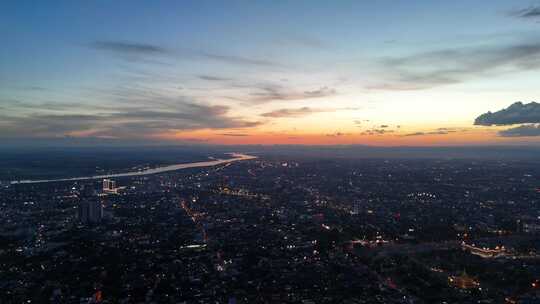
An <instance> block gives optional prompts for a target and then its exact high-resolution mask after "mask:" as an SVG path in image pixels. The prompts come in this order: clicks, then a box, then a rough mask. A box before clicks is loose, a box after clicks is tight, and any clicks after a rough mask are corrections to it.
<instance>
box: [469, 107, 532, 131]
mask: <svg viewBox="0 0 540 304" xmlns="http://www.w3.org/2000/svg"><path fill="white" fill-rule="evenodd" d="M521 123H540V103H537V102H531V103H527V104H524V103H522V102H516V103H514V104H512V105H511V106H509V107H508V108H506V109H502V110H500V111H497V112H493V113H492V112H487V113H484V114H482V115H480V116H478V117H477V118H476V119H475V121H474V124H475V125H480V126H491V125H512V124H521Z"/></svg>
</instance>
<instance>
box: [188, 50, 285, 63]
mask: <svg viewBox="0 0 540 304" xmlns="http://www.w3.org/2000/svg"><path fill="white" fill-rule="evenodd" d="M196 54H197V55H198V56H200V57H203V58H207V59H212V60H216V61H222V62H227V63H231V64H239V65H254V66H282V65H281V64H279V63H277V62H274V61H270V60H265V59H257V58H249V57H242V56H235V55H225V54H215V53H210V52H206V51H197V52H196Z"/></svg>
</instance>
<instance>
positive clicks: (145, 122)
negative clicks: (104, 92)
mask: <svg viewBox="0 0 540 304" xmlns="http://www.w3.org/2000/svg"><path fill="white" fill-rule="evenodd" d="M162 102H163V101H162ZM167 105H168V103H165V104H160V103H159V102H157V103H154V104H152V103H151V102H150V101H147V103H146V104H140V105H138V106H133V107H126V106H119V107H116V108H114V109H110V111H108V112H103V113H96V114H44V113H39V112H38V113H31V114H28V115H20V116H7V115H3V116H0V137H59V136H66V135H72V136H89V137H100V138H144V137H147V136H152V135H159V134H163V133H167V132H178V131H185V130H200V129H242V128H251V127H255V126H258V125H260V124H261V123H260V122H257V121H248V120H244V119H242V118H238V117H232V116H229V115H228V114H229V108H228V107H226V106H220V105H213V106H211V105H203V104H197V103H192V102H188V101H185V100H178V101H176V104H175V105H174V106H173V107H167ZM72 110H73V109H72ZM85 112H87V111H85Z"/></svg>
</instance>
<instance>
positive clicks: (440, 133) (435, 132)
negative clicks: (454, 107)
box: [403, 130, 455, 137]
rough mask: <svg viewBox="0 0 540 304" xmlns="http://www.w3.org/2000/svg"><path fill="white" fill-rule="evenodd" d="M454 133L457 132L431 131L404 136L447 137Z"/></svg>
mask: <svg viewBox="0 0 540 304" xmlns="http://www.w3.org/2000/svg"><path fill="white" fill-rule="evenodd" d="M452 132H455V131H443V130H439V131H430V132H414V133H408V134H405V135H403V136H405V137H409V136H425V135H446V134H449V133H452Z"/></svg>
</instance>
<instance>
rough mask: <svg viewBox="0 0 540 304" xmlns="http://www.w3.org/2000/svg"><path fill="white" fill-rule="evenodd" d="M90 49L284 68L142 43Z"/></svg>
mask: <svg viewBox="0 0 540 304" xmlns="http://www.w3.org/2000/svg"><path fill="white" fill-rule="evenodd" d="M89 47H91V48H93V49H97V50H102V51H109V52H114V53H117V54H119V55H129V56H127V57H126V58H127V59H129V60H133V59H134V58H133V56H134V55H135V56H138V57H137V60H139V61H140V60H142V59H141V58H139V57H141V56H156V55H168V56H172V57H175V58H177V59H182V58H190V57H191V58H194V59H210V60H214V61H221V62H225V63H229V64H235V65H251V66H273V67H278V66H281V67H284V66H283V65H282V64H280V63H277V62H274V61H270V60H265V59H258V58H250V57H243V56H237V55H229V54H218V53H212V52H208V51H204V50H192V49H174V50H173V49H168V48H165V47H162V46H159V45H154V44H149V43H140V42H128V41H114V40H106V41H105V40H99V41H94V42H93V43H90V44H89ZM147 62H150V63H160V64H164V63H162V62H156V61H150V60H147Z"/></svg>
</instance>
